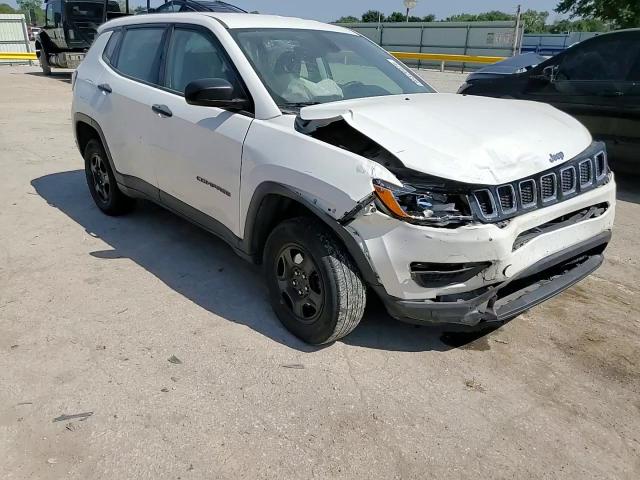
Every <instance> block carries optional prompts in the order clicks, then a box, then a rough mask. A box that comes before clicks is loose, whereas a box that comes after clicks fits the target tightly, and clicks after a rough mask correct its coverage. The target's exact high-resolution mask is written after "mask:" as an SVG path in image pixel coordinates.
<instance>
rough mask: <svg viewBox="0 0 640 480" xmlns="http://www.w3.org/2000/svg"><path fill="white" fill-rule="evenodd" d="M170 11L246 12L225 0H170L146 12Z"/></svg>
mask: <svg viewBox="0 0 640 480" xmlns="http://www.w3.org/2000/svg"><path fill="white" fill-rule="evenodd" d="M171 12H222V13H247V12H246V11H244V10H242V9H241V8H238V7H236V6H234V5H231V4H229V3H226V2H220V1H215V0H199V1H195V0H170V1H168V2H166V3H164V5H161V6H159V7H157V8H150V9H149V11H148V13H171Z"/></svg>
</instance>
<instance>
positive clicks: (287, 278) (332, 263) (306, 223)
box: [263, 217, 366, 345]
mask: <svg viewBox="0 0 640 480" xmlns="http://www.w3.org/2000/svg"><path fill="white" fill-rule="evenodd" d="M263 264H264V272H265V277H266V281H267V286H268V288H269V298H270V301H271V306H272V307H273V310H274V312H275V314H276V315H277V317H278V318H279V319H280V321H281V322H282V324H283V325H284V326H285V327H286V328H287V329H288V330H289V331H290V332H291V333H293V334H294V335H295V336H297V337H298V338H300V339H301V340H303V341H305V342H307V343H310V344H312V345H321V344H324V343H330V342H333V341H335V340H337V339H339V338H342V337H344V336H346V335H348V334H349V333H351V332H352V331H353V329H354V328H356V326H357V325H358V323H360V320H361V319H362V315H363V313H364V307H365V303H366V287H365V285H364V282H363V281H362V278H361V277H360V273H359V272H358V269H357V268H356V266H355V265H354V263H353V260H352V259H351V257H350V256H349V254H348V252H347V251H346V250H345V248H344V247H343V246H342V244H341V243H340V242H339V241H338V240H337V239H336V238H335V237H334V236H333V234H332V233H331V232H330V231H329V230H327V229H326V228H325V227H324V226H323V225H321V224H320V223H319V222H318V221H316V220H314V219H313V218H310V217H299V218H293V219H290V220H285V221H284V222H282V223H280V224H279V225H278V226H276V227H275V228H274V229H273V231H272V232H271V234H270V235H269V238H268V239H267V242H266V245H265V249H264V253H263Z"/></svg>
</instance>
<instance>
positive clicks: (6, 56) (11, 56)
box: [0, 52, 38, 60]
mask: <svg viewBox="0 0 640 480" xmlns="http://www.w3.org/2000/svg"><path fill="white" fill-rule="evenodd" d="M37 59H38V57H36V54H35V52H17V53H14V52H0V60H37Z"/></svg>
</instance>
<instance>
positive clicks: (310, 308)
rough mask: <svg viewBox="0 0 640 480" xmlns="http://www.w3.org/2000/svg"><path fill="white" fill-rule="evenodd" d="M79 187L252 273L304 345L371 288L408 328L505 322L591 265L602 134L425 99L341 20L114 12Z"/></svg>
mask: <svg viewBox="0 0 640 480" xmlns="http://www.w3.org/2000/svg"><path fill="white" fill-rule="evenodd" d="M72 83H73V107H72V109H73V126H74V133H75V137H76V141H77V145H78V148H79V150H80V152H81V153H82V155H83V156H84V159H85V172H86V179H87V183H88V187H89V191H90V192H91V195H92V197H93V199H94V201H95V203H96V205H97V206H98V207H99V209H100V210H102V211H103V212H104V213H105V214H107V215H121V214H125V213H127V212H128V211H130V210H131V208H132V207H133V205H134V199H135V198H146V199H149V200H152V201H154V202H157V203H159V204H161V205H163V206H165V207H166V208H167V209H169V210H171V211H173V212H175V213H177V214H179V215H181V216H183V217H185V218H187V219H189V220H191V221H193V222H194V223H196V224H197V225H200V226H201V227H203V228H205V229H207V230H209V231H210V232H212V233H214V234H216V235H218V236H219V237H220V238H222V239H224V240H225V241H226V242H228V243H229V244H230V245H231V246H232V247H233V249H234V250H235V251H236V252H237V253H238V254H239V255H241V256H242V257H243V258H245V259H247V260H250V261H252V262H255V263H261V264H263V267H264V275H265V280H266V283H267V286H268V291H269V298H270V300H271V304H272V306H273V309H274V311H275V313H276V314H277V316H278V318H279V319H280V320H281V321H282V323H283V324H284V325H285V326H286V327H287V328H288V329H289V330H290V331H291V332H293V333H294V334H295V335H297V336H298V337H300V338H301V339H303V340H304V341H306V342H309V343H312V344H322V343H327V342H331V341H334V340H336V339H338V338H341V337H343V336H345V335H347V334H348V333H349V332H351V331H352V330H353V329H354V328H355V327H356V325H357V324H358V322H359V321H360V319H361V317H362V315H363V311H364V307H365V303H366V298H367V295H378V296H379V297H380V298H381V299H382V300H383V302H384V304H385V306H386V308H387V310H388V311H389V313H390V314H391V315H392V316H393V317H395V318H398V319H400V320H405V321H408V322H413V323H420V324H429V325H432V324H438V323H440V324H446V325H449V326H450V327H448V328H453V327H451V325H456V326H458V327H460V328H465V327H474V328H478V327H483V326H487V325H491V324H499V323H500V322H503V321H505V320H508V319H510V318H513V317H515V316H517V315H518V314H519V313H521V312H522V311H524V310H526V309H528V308H530V307H532V306H533V305H536V304H538V303H540V302H542V301H544V300H546V299H548V298H550V297H552V296H554V295H556V294H558V293H560V292H561V291H563V290H564V289H566V288H568V287H569V286H571V285H573V284H574V283H576V282H578V281H579V280H580V279H582V278H583V277H585V276H586V275H588V274H589V273H590V272H592V271H594V270H595V269H596V268H598V266H599V265H600V264H601V262H602V260H603V251H604V249H605V247H606V246H607V243H608V242H609V239H610V237H611V228H612V226H613V219H614V206H615V184H614V180H613V176H612V174H611V173H610V172H609V170H608V167H607V155H606V150H605V147H604V145H603V144H602V143H599V142H593V141H592V138H591V135H590V134H589V132H588V131H587V130H586V129H585V128H584V127H583V126H582V125H581V124H580V123H579V122H578V121H576V120H574V119H573V118H571V117H570V116H568V115H566V114H564V113H562V112H560V111H559V110H556V109H555V108H553V107H550V106H547V105H541V104H538V103H533V102H514V101H507V100H500V99H491V98H482V97H474V96H463V95H455V94H437V93H434V90H433V89H432V88H431V87H430V86H429V85H428V84H426V83H425V82H424V81H423V80H422V79H421V78H420V77H418V76H416V75H415V74H414V73H413V72H412V71H411V70H410V69H408V68H407V67H405V66H404V65H403V64H402V63H400V62H399V61H398V60H396V59H395V58H394V57H392V56H391V55H390V54H388V53H387V52H385V51H384V50H383V49H381V48H380V47H378V46H376V45H375V44H374V43H372V42H370V41H369V40H367V39H366V38H365V37H363V36H361V35H359V34H357V33H355V32H353V31H350V30H347V29H344V28H340V27H338V26H333V25H325V24H322V23H318V22H313V21H307V20H299V19H293V18H286V19H285V18H282V17H275V16H265V15H246V14H235V13H226V14H225V13H183V14H180V15H178V14H154V15H139V16H135V17H129V18H123V19H118V20H115V21H111V22H109V23H107V24H105V25H103V26H102V27H100V29H99V36H98V38H97V39H96V41H95V43H94V45H93V47H92V48H91V50H90V51H89V53H88V55H87V58H86V59H85V61H84V62H82V64H81V65H80V67H79V68H78V69H77V71H76V74H75V76H74V78H73V82H72Z"/></svg>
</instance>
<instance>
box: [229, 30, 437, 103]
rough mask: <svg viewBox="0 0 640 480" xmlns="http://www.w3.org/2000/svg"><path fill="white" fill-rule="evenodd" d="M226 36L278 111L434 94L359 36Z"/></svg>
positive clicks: (285, 32)
mask: <svg viewBox="0 0 640 480" xmlns="http://www.w3.org/2000/svg"><path fill="white" fill-rule="evenodd" d="M231 34H232V35H233V37H234V38H235V40H236V42H237V43H238V45H239V46H240V48H241V49H242V51H243V52H244V54H245V55H246V56H247V58H248V59H249V61H250V62H251V64H252V65H253V68H254V69H255V71H256V73H257V74H258V76H259V77H260V79H261V80H262V82H263V83H264V84H265V86H266V87H267V90H268V91H269V93H270V94H271V96H272V97H273V99H274V100H275V102H276V103H277V104H278V105H279V106H280V107H281V108H298V107H302V106H305V105H314V104H317V103H328V102H335V101H338V100H347V99H352V98H364V97H378V96H383V95H403V94H409V93H431V92H433V91H434V90H433V89H432V88H431V87H429V85H427V84H426V83H425V82H424V81H423V80H421V79H420V78H419V77H418V76H416V75H414V74H413V73H412V72H411V70H409V69H408V68H407V67H405V66H404V65H403V64H402V63H401V62H400V61H398V60H396V59H395V58H394V57H392V56H391V55H389V54H388V53H386V52H385V51H384V50H382V49H380V48H378V47H377V46H376V45H375V44H373V43H372V42H370V41H369V40H367V39H366V38H363V37H361V36H359V35H352V34H348V33H340V32H328V31H322V30H299V29H251V30H249V29H237V30H232V31H231Z"/></svg>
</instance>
